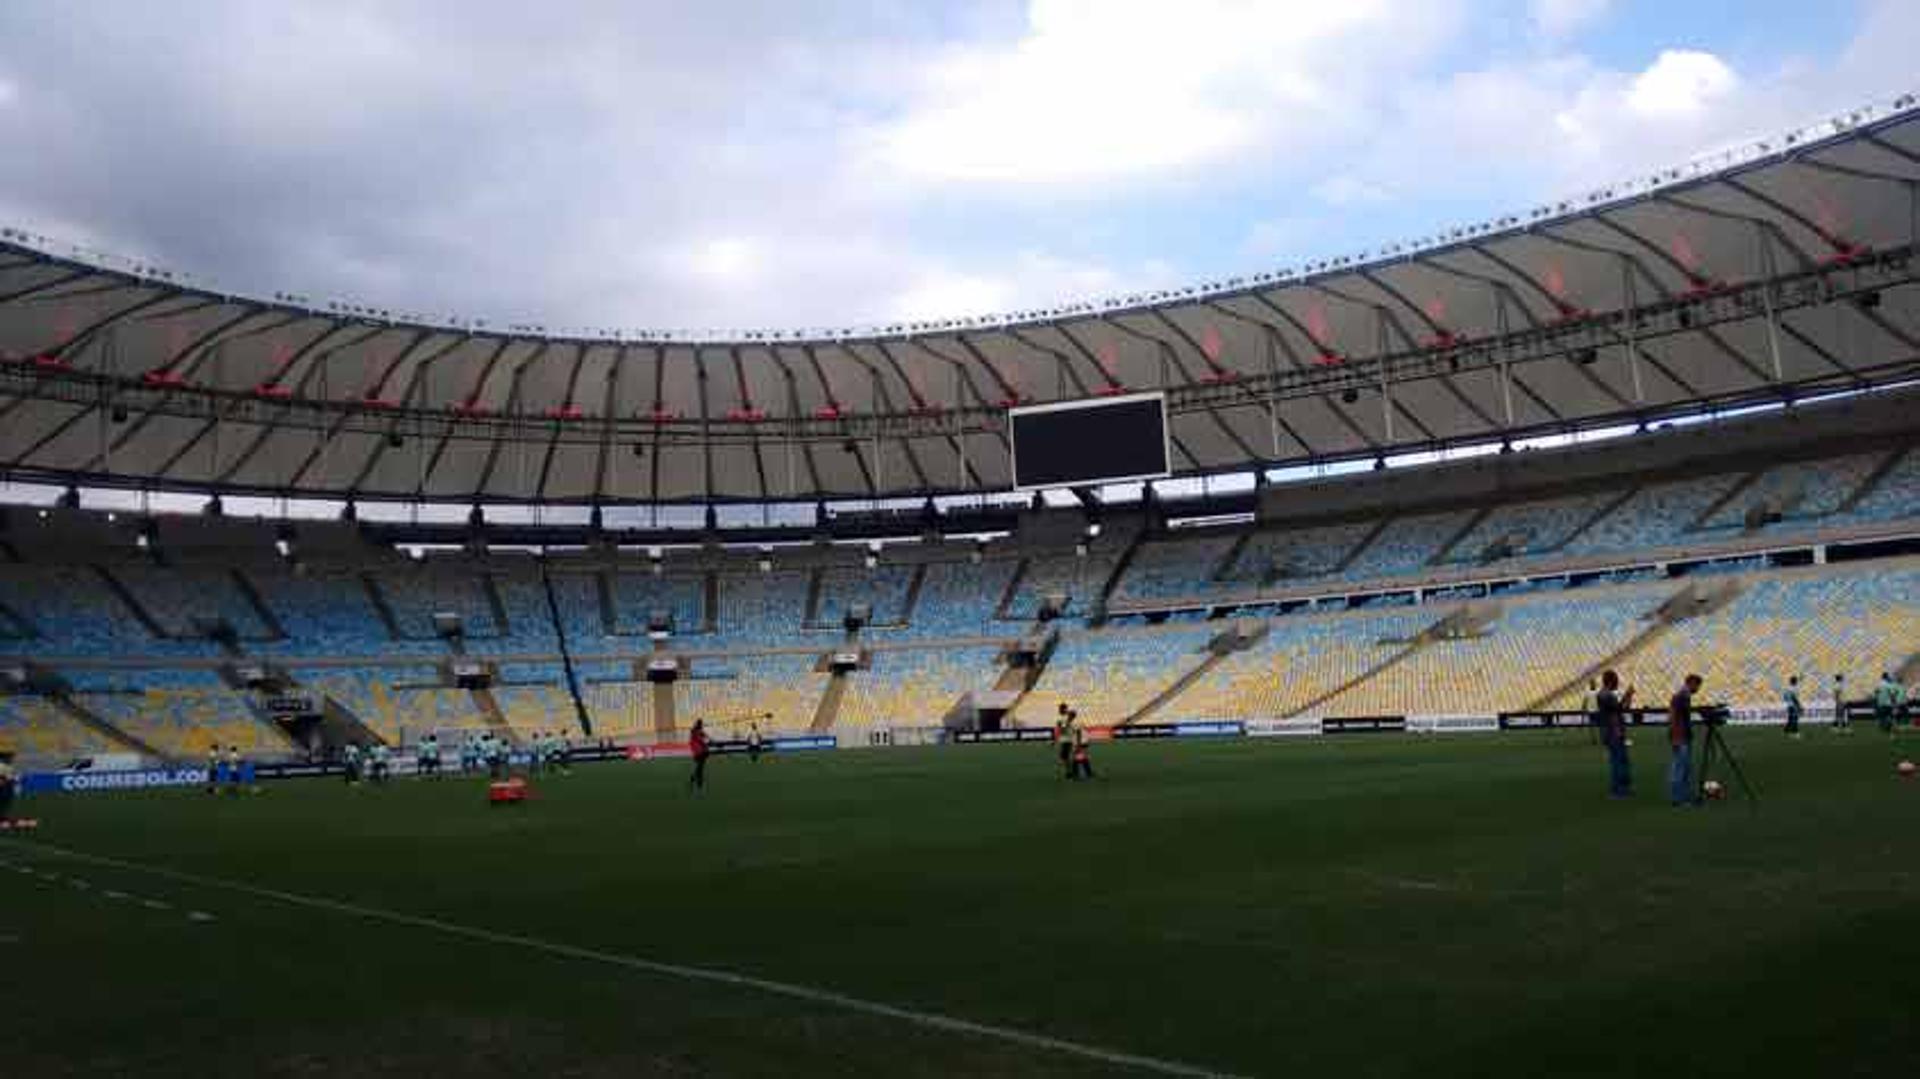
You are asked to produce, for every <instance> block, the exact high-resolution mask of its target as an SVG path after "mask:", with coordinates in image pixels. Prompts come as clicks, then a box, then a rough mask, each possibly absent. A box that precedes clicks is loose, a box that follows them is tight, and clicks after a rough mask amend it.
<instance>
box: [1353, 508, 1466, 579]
mask: <svg viewBox="0 0 1920 1079" xmlns="http://www.w3.org/2000/svg"><path fill="white" fill-rule="evenodd" d="M1472 518H1473V511H1472V510H1451V511H1448V512H1445V513H1423V514H1418V515H1415V516H1411V517H1396V518H1394V519H1393V520H1391V521H1388V522H1387V527H1385V528H1384V529H1381V531H1380V534H1379V535H1378V536H1375V537H1374V538H1373V542H1372V543H1369V544H1367V545H1366V546H1365V547H1363V548H1361V550H1360V553H1359V554H1358V555H1355V556H1354V558H1353V561H1352V562H1350V563H1348V564H1347V568H1346V569H1345V570H1344V571H1342V572H1341V574H1340V576H1341V577H1342V578H1344V579H1346V580H1348V581H1355V582H1358V581H1365V580H1368V579H1369V578H1373V577H1391V576H1397V575H1401V574H1407V573H1415V572H1418V571H1419V570H1421V569H1422V568H1424V567H1426V566H1428V565H1430V564H1431V563H1432V562H1433V560H1434V559H1436V558H1438V557H1439V556H1440V551H1441V548H1443V547H1445V546H1446V544H1447V541H1448V540H1451V539H1452V538H1453V537H1454V536H1456V535H1458V534H1459V532H1460V530H1461V529H1462V528H1465V527H1466V526H1467V522H1468V521H1469V520H1471V519H1472Z"/></svg>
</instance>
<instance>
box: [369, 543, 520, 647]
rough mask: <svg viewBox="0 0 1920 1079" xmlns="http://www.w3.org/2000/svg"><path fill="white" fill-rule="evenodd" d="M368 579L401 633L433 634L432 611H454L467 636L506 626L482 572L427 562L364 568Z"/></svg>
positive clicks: (490, 632) (498, 631)
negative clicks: (368, 571) (489, 595)
mask: <svg viewBox="0 0 1920 1079" xmlns="http://www.w3.org/2000/svg"><path fill="white" fill-rule="evenodd" d="M368 582H369V583H370V584H371V586H372V587H373V588H374V590H375V591H376V592H378V593H379V594H380V596H381V598H383V599H384V600H386V604H387V609H388V610H389V611H391V612H392V613H393V622H394V626H395V627H396V628H397V629H398V630H399V631H400V635H401V636H402V637H412V638H426V639H428V640H432V639H435V638H436V637H437V633H436V631H435V629H434V622H433V616H434V615H436V614H455V615H459V616H460V620H461V624H462V626H463V627H464V628H465V630H466V634H467V637H468V639H469V640H470V641H471V640H475V639H479V638H485V637H498V636H502V635H504V634H505V632H506V627H504V626H502V625H501V624H500V622H499V619H498V618H496V617H495V615H494V610H493V604H492V602H491V601H490V600H489V599H488V598H487V593H486V584H485V582H484V580H483V578H482V576H481V575H480V574H479V573H478V572H475V571H474V570H473V569H471V568H470V567H467V566H463V565H457V564H454V565H446V564H436V563H431V562H429V563H424V564H421V565H419V566H406V567H399V568H395V569H388V570H383V571H381V572H379V573H374V574H369V575H368Z"/></svg>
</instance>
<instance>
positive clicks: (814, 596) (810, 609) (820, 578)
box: [800, 566, 826, 629]
mask: <svg viewBox="0 0 1920 1079" xmlns="http://www.w3.org/2000/svg"><path fill="white" fill-rule="evenodd" d="M825 577H826V571H824V570H822V569H821V568H820V567H819V566H815V567H813V568H812V569H810V570H808V571H807V602H806V606H805V607H803V608H801V610H802V611H803V612H805V613H804V614H802V615H801V618H800V625H801V626H802V627H804V628H806V629H818V628H820V593H821V592H822V591H824V588H823V585H824V579H825Z"/></svg>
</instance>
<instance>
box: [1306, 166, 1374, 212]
mask: <svg viewBox="0 0 1920 1079" xmlns="http://www.w3.org/2000/svg"><path fill="white" fill-rule="evenodd" d="M1313 197H1314V198H1316V199H1319V200H1320V201H1321V202H1324V203H1326V204H1327V205H1329V206H1339V207H1347V206H1364V205H1367V204H1369V203H1380V202H1385V201H1387V199H1388V197H1389V196H1388V194H1387V190H1386V188H1384V187H1382V186H1380V185H1379V184H1376V183H1371V182H1369V181H1366V180H1362V179H1360V178H1359V177H1357V176H1353V175H1351V174H1348V173H1341V174H1340V175H1337V176H1329V177H1327V178H1326V179H1324V180H1322V181H1320V182H1319V183H1317V184H1314V185H1313Z"/></svg>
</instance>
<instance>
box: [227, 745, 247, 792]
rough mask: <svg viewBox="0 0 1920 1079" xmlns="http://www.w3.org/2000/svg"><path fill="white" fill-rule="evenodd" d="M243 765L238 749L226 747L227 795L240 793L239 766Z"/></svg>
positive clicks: (237, 747)
mask: <svg viewBox="0 0 1920 1079" xmlns="http://www.w3.org/2000/svg"><path fill="white" fill-rule="evenodd" d="M244 763H245V762H244V761H242V760H241V759H240V747H239V746H228V747H227V793H228V794H239V793H240V766H241V765H242V764H244Z"/></svg>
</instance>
